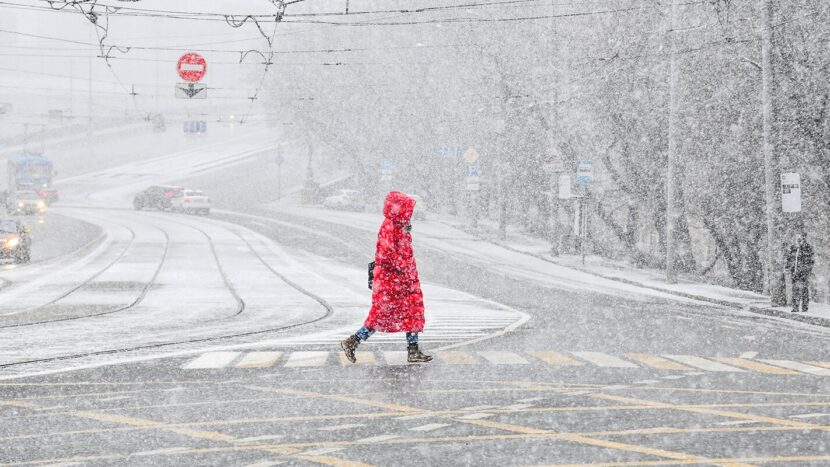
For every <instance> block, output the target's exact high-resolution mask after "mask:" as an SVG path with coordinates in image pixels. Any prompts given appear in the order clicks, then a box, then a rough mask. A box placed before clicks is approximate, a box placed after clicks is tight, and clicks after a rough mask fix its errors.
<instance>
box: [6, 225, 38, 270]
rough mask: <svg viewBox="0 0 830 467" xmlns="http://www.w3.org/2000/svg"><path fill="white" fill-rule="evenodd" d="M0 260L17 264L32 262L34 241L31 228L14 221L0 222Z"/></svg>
mask: <svg viewBox="0 0 830 467" xmlns="http://www.w3.org/2000/svg"><path fill="white" fill-rule="evenodd" d="M0 258H2V259H12V260H14V262H15V263H16V264H20V263H28V262H29V261H31V260H32V239H31V238H30V237H29V228H28V227H25V226H24V225H23V224H22V223H21V222H20V221H17V220H14V219H3V220H0Z"/></svg>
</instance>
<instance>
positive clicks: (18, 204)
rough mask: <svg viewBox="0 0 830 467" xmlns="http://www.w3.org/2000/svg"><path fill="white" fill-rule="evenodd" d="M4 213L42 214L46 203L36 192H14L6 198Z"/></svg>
mask: <svg viewBox="0 0 830 467" xmlns="http://www.w3.org/2000/svg"><path fill="white" fill-rule="evenodd" d="M6 212H7V213H9V214H27V215H34V214H43V213H44V212H46V201H43V200H42V199H41V198H40V195H39V194H38V193H37V192H36V191H15V192H13V193H10V194H9V196H8V197H7V198H6Z"/></svg>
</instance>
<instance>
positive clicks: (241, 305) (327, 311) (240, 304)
mask: <svg viewBox="0 0 830 467" xmlns="http://www.w3.org/2000/svg"><path fill="white" fill-rule="evenodd" d="M165 220H166V221H167V222H172V223H176V224H179V225H183V226H185V227H188V228H191V229H194V230H196V231H198V232H200V233H201V234H202V235H204V236H205V238H206V240H207V241H208V243H209V245H210V248H211V252H212V253H213V256H214V259H215V261H216V264H217V267H218V268H219V269H220V275H221V276H222V278H223V282H224V283H225V286H226V287H227V288H228V289H229V291H231V293H232V295H233V296H234V297H235V298H236V299H237V309H236V311H235V312H234V314H233V315H231V316H228V317H226V318H224V319H233V318H235V317H238V316H239V315H241V314H242V313H243V312H244V311H245V309H246V305H245V301H244V299H243V298H242V297H241V296H240V295H239V293H238V291H237V290H236V288H235V287H234V286H233V283H232V282H231V281H230V278H229V277H228V276H227V273H226V272H225V270H224V267H223V266H222V265H221V260H220V258H219V254H218V252H217V249H216V246H215V244H214V239H213V238H212V236H211V235H210V234H209V233H208V232H206V231H205V230H203V229H201V228H199V227H197V226H194V225H192V224H191V223H187V222H182V221H180V220H173V219H165ZM228 230H229V231H230V232H231V233H233V235H235V236H236V237H237V238H239V239H240V240H241V241H242V242H243V243H244V244H245V246H246V248H247V249H248V251H250V253H251V254H252V255H253V256H254V257H255V258H256V259H257V260H258V261H259V262H260V263H261V264H262V265H263V266H264V267H265V268H266V269H268V270H269V271H270V272H271V273H272V274H273V275H274V276H276V277H277V278H278V279H280V280H281V281H283V282H284V283H285V284H287V285H288V286H289V287H291V288H293V289H295V290H297V291H298V292H299V293H301V294H303V295H305V296H307V297H309V298H310V299H312V300H313V301H315V302H317V303H318V304H319V305H321V307H322V308H323V309H324V312H323V313H321V314H319V315H316V316H314V317H312V318H310V319H307V320H303V321H301V322H297V323H292V324H286V325H282V326H269V327H265V328H260V329H252V330H248V331H239V332H231V333H225V334H219V335H215V336H205V337H195V338H190V339H176V340H173V341H166V342H157V343H152V344H142V345H133V346H124V347H119V348H112V349H104V350H95V351H90V352H76V353H72V354H66V355H59V356H54V357H43V358H33V359H27V360H20V361H15V362H9V363H0V368H12V367H17V366H23V365H30V364H42V363H49V362H56V361H68V360H77V359H82V358H87V357H95V356H102V355H114V354H119V353H128V352H135V351H142V350H153V349H160V348H166V347H174V346H179V345H188V344H197V343H208V342H219V341H225V340H230V339H236V338H244V337H248V336H255V335H264V334H272V333H279V332H284V331H287V330H292V329H296V328H299V327H303V326H308V325H311V324H315V323H319V322H321V321H324V320H326V319H328V318H329V317H331V316H332V315H333V313H334V308H333V307H332V306H331V304H329V303H328V301H326V299H325V298H323V297H322V296H320V295H318V294H315V293H314V292H311V291H309V290H308V289H305V288H304V287H302V286H301V285H299V284H297V283H296V282H294V281H292V280H291V279H289V278H288V277H287V276H286V275H285V274H283V273H281V272H279V271H278V270H277V269H276V268H274V267H273V266H272V265H271V264H269V263H268V261H267V260H266V259H265V258H264V257H263V255H262V254H260V253H259V252H258V251H257V250H256V248H254V246H253V245H252V244H251V242H250V241H249V240H248V239H247V238H245V237H244V236H243V235H242V234H240V233H239V232H238V231H237V230H236V229H232V228H228ZM165 234H166V232H165ZM166 238H167V239H168V245H169V236H166ZM166 251H167V250H165V256H166ZM160 269H161V268H159V269H158V271H160ZM158 271H157V273H156V276H157V274H158ZM156 276H154V277H156ZM147 290H149V287H148V288H147ZM145 295H146V294H145ZM142 299H143V297H142ZM136 304H137V303H135V304H131V305H129V306H126V307H122V308H123V309H121V310H118V311H124V309H128V308H131V307H134V306H135V305H136ZM115 312H116V310H112V311H109V312H107V313H99V314H96V315H95V316H101V315H104V314H113V313H115ZM91 317H94V316H93V315H86V316H82V317H76V318H72V320H77V319H84V318H91ZM68 320H70V319H69V318H67V319H65V320H52V321H48V322H55V321H68ZM40 324H45V323H40ZM0 329H2V327H0Z"/></svg>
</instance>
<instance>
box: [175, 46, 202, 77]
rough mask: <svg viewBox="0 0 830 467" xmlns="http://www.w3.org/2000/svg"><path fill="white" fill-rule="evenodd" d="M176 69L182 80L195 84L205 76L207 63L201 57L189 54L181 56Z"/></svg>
mask: <svg viewBox="0 0 830 467" xmlns="http://www.w3.org/2000/svg"><path fill="white" fill-rule="evenodd" d="M176 68H177V69H178V70H179V76H181V77H182V79H183V80H185V81H189V82H191V83H195V82H197V81H199V80H200V79H202V78H203V77H204V76H205V73H206V72H207V62H206V61H205V59H204V58H203V57H202V56H201V55H199V54H197V53H193V52H190V53H186V54H184V55H182V57H181V58H180V59H179V63H178V65H176Z"/></svg>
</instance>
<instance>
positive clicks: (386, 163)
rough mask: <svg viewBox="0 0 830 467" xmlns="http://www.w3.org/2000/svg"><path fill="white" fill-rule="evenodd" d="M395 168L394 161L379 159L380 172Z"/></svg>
mask: <svg viewBox="0 0 830 467" xmlns="http://www.w3.org/2000/svg"><path fill="white" fill-rule="evenodd" d="M394 169H395V161H393V160H390V159H381V160H380V170H381V171H382V172H391V171H393V170H394Z"/></svg>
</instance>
